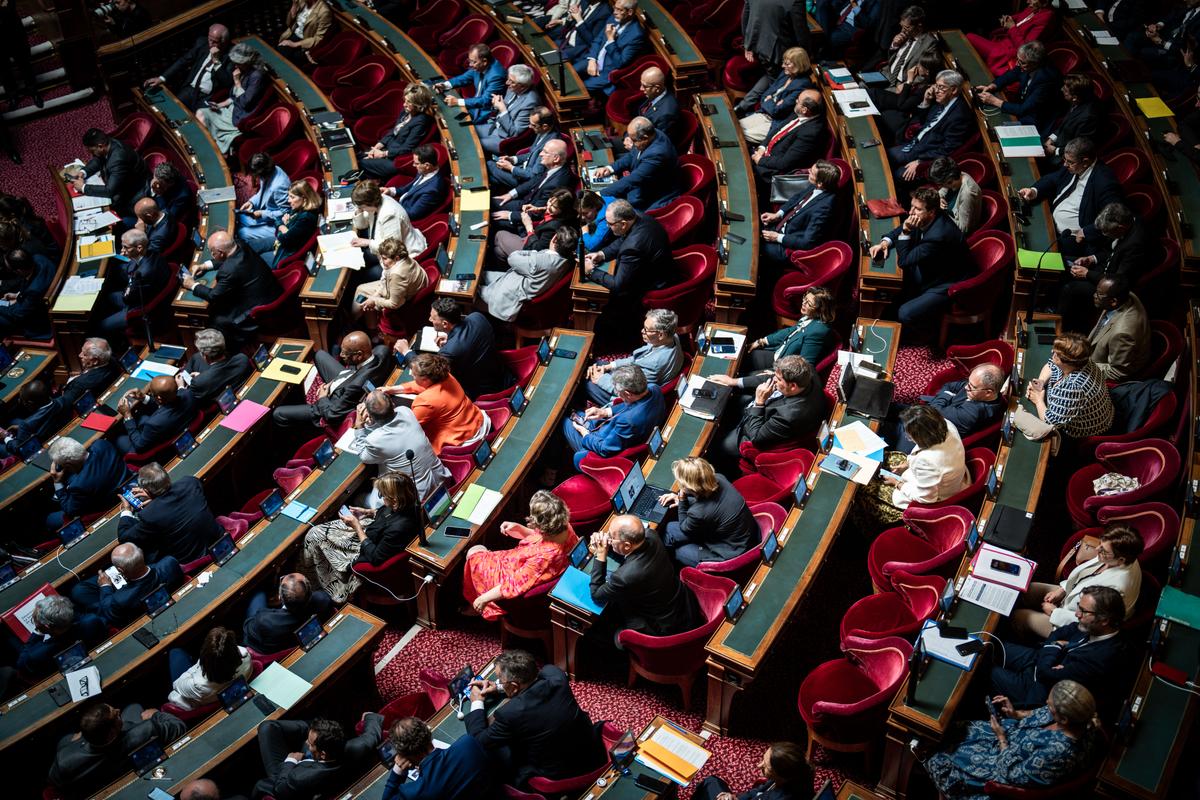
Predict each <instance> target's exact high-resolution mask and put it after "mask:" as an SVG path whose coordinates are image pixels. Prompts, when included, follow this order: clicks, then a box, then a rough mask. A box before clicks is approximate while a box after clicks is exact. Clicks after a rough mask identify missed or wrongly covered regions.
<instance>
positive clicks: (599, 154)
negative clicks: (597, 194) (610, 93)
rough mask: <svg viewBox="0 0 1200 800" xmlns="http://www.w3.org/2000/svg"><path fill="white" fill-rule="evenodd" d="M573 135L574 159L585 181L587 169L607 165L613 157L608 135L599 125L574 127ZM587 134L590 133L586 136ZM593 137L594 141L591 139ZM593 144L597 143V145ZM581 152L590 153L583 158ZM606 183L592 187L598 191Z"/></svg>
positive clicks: (612, 160)
mask: <svg viewBox="0 0 1200 800" xmlns="http://www.w3.org/2000/svg"><path fill="white" fill-rule="evenodd" d="M572 134H573V135H574V137H575V160H576V161H577V162H578V166H579V174H580V175H581V176H584V177H583V178H582V179H583V180H584V181H585V183H586V175H587V170H589V169H595V168H596V167H607V166H609V165H610V164H612V163H613V162H614V161H616V160H617V159H615V158H614V157H613V151H612V147H611V146H610V145H609V142H608V136H607V135H606V134H605V133H604V128H602V127H601V126H599V125H589V126H587V127H585V128H576V129H575V130H574V131H572ZM587 134H591V135H590V136H588V135H587ZM593 139H595V142H593V141H592V140H593ZM595 145H599V146H598V147H597V146H595ZM583 153H588V154H590V156H591V157H590V158H587V159H585V158H583ZM605 185H607V184H603V185H601V184H597V185H596V186H595V187H591V186H590V185H589V188H594V189H595V190H596V191H600V190H601V189H603V188H604V186H605Z"/></svg>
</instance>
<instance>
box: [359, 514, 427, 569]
mask: <svg viewBox="0 0 1200 800" xmlns="http://www.w3.org/2000/svg"><path fill="white" fill-rule="evenodd" d="M420 528H421V515H420V514H419V513H418V512H417V510H416V509H415V508H402V509H400V510H399V511H392V510H391V509H390V508H388V507H387V506H384V507H382V508H380V509H379V510H378V511H377V512H375V519H374V521H373V522H372V523H371V524H370V525H368V526H367V528H366V534H367V538H366V539H363V541H362V544H361V545H359V550H358V558H357V559H355V561H354V563H356V564H370V565H371V566H374V567H378V566H379V565H380V564H382V563H383V562H385V561H387V560H388V559H389V558H391V557H392V556H398V555H400V554H401V553H403V552H404V548H406V547H408V544H409V542H411V541H412V540H413V539H414V538H415V537H416V535H417V533H418V531H419V530H420Z"/></svg>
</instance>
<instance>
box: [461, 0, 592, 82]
mask: <svg viewBox="0 0 1200 800" xmlns="http://www.w3.org/2000/svg"><path fill="white" fill-rule="evenodd" d="M476 5H478V6H483V8H485V9H488V8H493V9H495V10H496V12H497V13H498V14H499V15H500V17H499V19H497V20H496V24H497V26H498V27H499V28H501V29H502V30H509V31H513V33H514V34H515V36H516V38H517V39H518V40H520V41H522V42H523V43H524V44H525V45H526V46H528V47H529V49H530V50H532V51H533V53H534V55H535V56H537V55H538V54H539V53H545V52H547V51H548V50H553V51H557V50H558V49H559V48H558V43H557V42H555V41H554V40H553V39H551V38H550V37H549V36H548V35H547V34H546V32H545V31H544V30H542V29H541V28H540V27H539V26H538V25H537V24H536V23H535V22H534V21H533V20H531V19H530V18H529V15H528V14H526V13H525V12H524V11H522V10H521V9H520V8H518V7H517V5H516V3H511V2H510V3H501V4H500V5H491V4H490V3H487V2H482V3H478V4H476ZM481 13H486V12H481ZM505 17H520V18H521V21H520V22H517V23H512V22H509V21H508V20H507V19H505ZM531 66H532V65H531ZM538 66H539V67H540V71H541V73H542V80H543V81H546V80H548V81H549V82H550V83H551V85H553V86H554V88H555V89H557V90H558V95H559V96H560V97H562V98H563V99H564V100H582V101H585V102H586V101H587V99H588V98H589V97H590V94H589V92H588V90H587V87H585V86H584V85H583V79H582V78H580V77H579V73H578V72H577V71H576V70H575V67H573V66H571V64H570V62H566V63H564V64H563V78H564V84H565V85H563V86H559V85H558V66H557V65H555V66H553V67H547V66H544V65H540V64H539V65H538Z"/></svg>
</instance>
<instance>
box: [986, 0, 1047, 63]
mask: <svg viewBox="0 0 1200 800" xmlns="http://www.w3.org/2000/svg"><path fill="white" fill-rule="evenodd" d="M1028 3H1029V8H1027V9H1025V10H1024V11H1018V12H1017V13H1016V14H1014V15H1012V16H1009V15H1008V14H1005V15H1004V16H1002V17H1000V27H999V28H997V29H996V30H994V31H992V34H991V37H990V38H988V37H984V36H980V35H979V34H977V33H968V34H967V39H968V40H969V41H970V42H971V44H972V45H974V46H975V50H976V51H977V52H978V53H979V55H980V56H981V57H982V58H983V60H984V61H986V62H987V65H988V67H989V68H991V70H992V73H993V74H995V75H999V74H1000V73H1002V72H1005V71H1007V70H1009V69H1011V68H1012V67H1014V66H1016V63H1017V48H1019V47H1020V46H1021V45H1023V44H1025V43H1026V42H1032V41H1033V40H1035V39H1040V40H1042V41H1045V38H1044V34H1046V33H1047V30H1046V29H1047V28H1048V27H1049V26H1050V24H1051V23H1053V22H1054V9H1053V8H1051V7H1050V0H1028Z"/></svg>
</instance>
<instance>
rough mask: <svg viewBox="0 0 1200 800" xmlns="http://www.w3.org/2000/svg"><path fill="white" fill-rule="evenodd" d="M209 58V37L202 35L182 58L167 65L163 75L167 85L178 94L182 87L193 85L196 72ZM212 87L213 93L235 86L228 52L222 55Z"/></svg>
mask: <svg viewBox="0 0 1200 800" xmlns="http://www.w3.org/2000/svg"><path fill="white" fill-rule="evenodd" d="M207 58H208V37H206V36H201V37H200V38H199V39H197V40H196V43H195V44H193V45H192V48H191V49H190V50H188V51H187V52H186V53H184V55H183V57H182V58H180V59H178V60H176V61H175V63H174V64H172V65H171V66H169V67H167V70H166V72H164V73H163V75H162V76H163V78H165V79H166V81H167V86H169V87H171V90H172V91H174V92H175V93H176V94H178V93H179V90H180V89H182V88H183V87H185V86H189V85H191V82H192V80H193V79H195V77H196V72H197V71H198V70H199V69H200V65H201V64H203V63H204V61H205V59H207ZM212 87H213V94H216V93H217V92H219V91H221V90H222V89H225V90H228V89H231V88H233V72H232V65H231V63H230V61H229V54H228V53H225V54H224V55H223V56H222V57H221V63H220V66H218V67H217V69H216V71H215V72H213V79H212Z"/></svg>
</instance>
